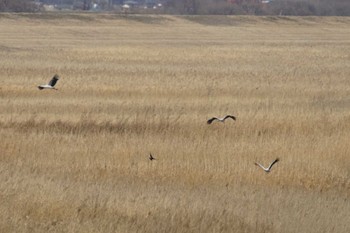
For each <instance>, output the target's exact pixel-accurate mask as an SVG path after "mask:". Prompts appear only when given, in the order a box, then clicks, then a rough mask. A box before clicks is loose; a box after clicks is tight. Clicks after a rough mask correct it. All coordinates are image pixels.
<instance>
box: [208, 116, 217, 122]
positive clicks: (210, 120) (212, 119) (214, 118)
mask: <svg viewBox="0 0 350 233" xmlns="http://www.w3.org/2000/svg"><path fill="white" fill-rule="evenodd" d="M217 119H218V118H216V117H213V118H211V119H209V120H208V121H207V123H208V124H211V123H212V122H213V121H214V120H217Z"/></svg>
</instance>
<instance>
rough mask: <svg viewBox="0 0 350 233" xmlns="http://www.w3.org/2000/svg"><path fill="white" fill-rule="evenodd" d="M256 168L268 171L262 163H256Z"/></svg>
mask: <svg viewBox="0 0 350 233" xmlns="http://www.w3.org/2000/svg"><path fill="white" fill-rule="evenodd" d="M254 164H255V165H256V166H259V167H261V168H262V169H264V170H266V168H265V167H264V166H263V165H261V164H260V163H254Z"/></svg>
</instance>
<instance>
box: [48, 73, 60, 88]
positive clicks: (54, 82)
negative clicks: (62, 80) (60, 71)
mask: <svg viewBox="0 0 350 233" xmlns="http://www.w3.org/2000/svg"><path fill="white" fill-rule="evenodd" d="M58 79H59V76H58V75H57V74H56V75H55V76H53V78H52V79H51V80H50V82H49V85H50V86H51V87H53V86H55V85H56V83H57V81H58Z"/></svg>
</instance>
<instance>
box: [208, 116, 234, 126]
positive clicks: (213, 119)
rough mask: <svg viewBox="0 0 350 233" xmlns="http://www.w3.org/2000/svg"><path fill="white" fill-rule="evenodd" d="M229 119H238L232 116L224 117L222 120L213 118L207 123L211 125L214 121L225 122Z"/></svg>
mask: <svg viewBox="0 0 350 233" xmlns="http://www.w3.org/2000/svg"><path fill="white" fill-rule="evenodd" d="M227 118H231V119H233V120H234V121H235V120H236V117H235V116H232V115H227V116H225V117H222V118H218V117H213V118H210V119H209V120H208V121H207V123H208V124H209V125H210V124H211V123H212V122H213V121H215V120H217V121H220V122H224V121H225V120H226V119H227Z"/></svg>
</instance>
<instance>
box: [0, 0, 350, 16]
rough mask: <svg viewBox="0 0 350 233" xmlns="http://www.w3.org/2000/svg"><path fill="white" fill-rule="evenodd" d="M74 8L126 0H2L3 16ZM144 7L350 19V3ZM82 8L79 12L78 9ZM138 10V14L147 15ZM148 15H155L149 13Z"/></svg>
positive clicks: (203, 2) (268, 0)
mask: <svg viewBox="0 0 350 233" xmlns="http://www.w3.org/2000/svg"><path fill="white" fill-rule="evenodd" d="M39 2H40V3H46V4H58V5H59V4H64V5H71V6H72V9H78V10H90V7H91V5H92V4H93V3H99V4H100V5H101V8H100V9H101V10H115V7H114V6H115V4H122V3H123V1H122V0H98V1H97V0H95V1H94V0H41V1H33V0H0V11H2V12H6V11H8V12H36V11H43V10H44V8H43V7H42V4H39ZM136 2H139V3H140V5H142V4H149V3H150V2H154V3H157V2H162V3H163V7H162V9H161V10H158V13H163V14H198V15H296V16H306V15H317V16H335V15H337V16H350V0H265V1H264V0H163V1H161V0H158V1H157V0H154V1H152V0H139V1H136ZM77 6H78V8H77ZM139 9H142V8H137V7H135V8H134V9H132V11H133V12H135V13H145V11H142V10H139ZM147 13H152V12H151V11H147Z"/></svg>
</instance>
